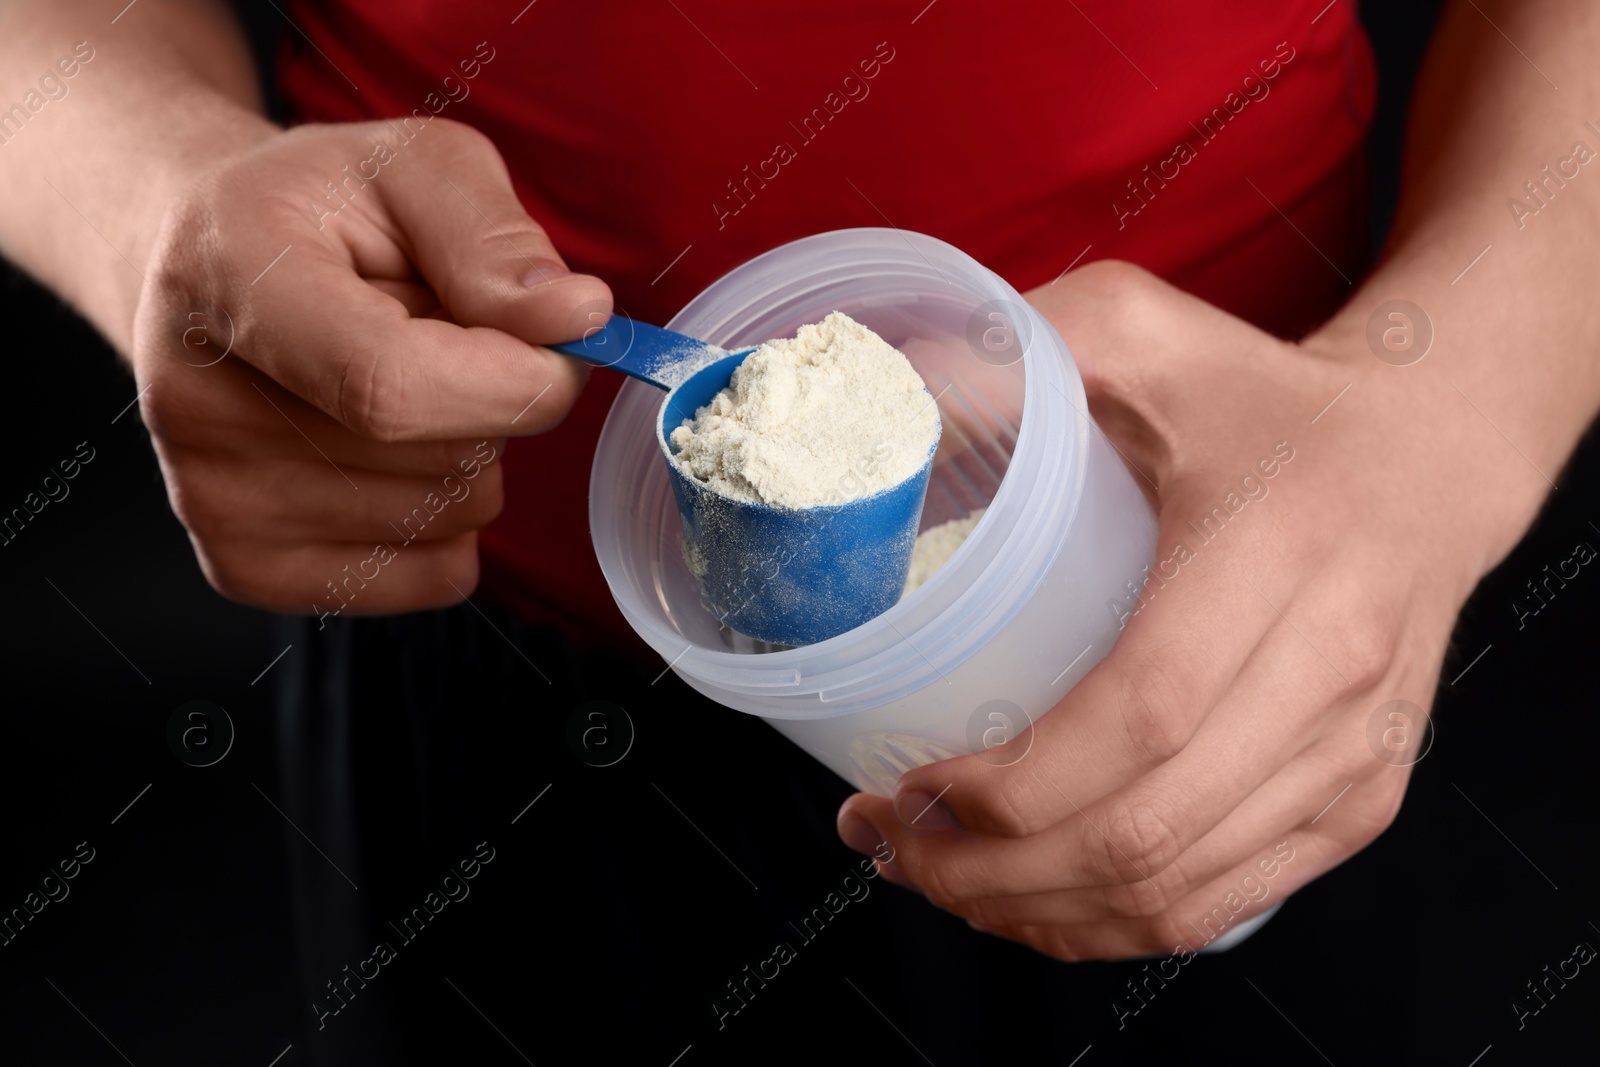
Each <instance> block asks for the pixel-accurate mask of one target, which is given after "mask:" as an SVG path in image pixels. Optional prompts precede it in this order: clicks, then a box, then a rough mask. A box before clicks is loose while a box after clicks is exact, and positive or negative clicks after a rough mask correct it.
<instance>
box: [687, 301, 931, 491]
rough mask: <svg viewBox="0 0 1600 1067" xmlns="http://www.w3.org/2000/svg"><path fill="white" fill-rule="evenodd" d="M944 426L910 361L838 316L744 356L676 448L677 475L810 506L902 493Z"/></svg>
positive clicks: (712, 486) (717, 487)
mask: <svg viewBox="0 0 1600 1067" xmlns="http://www.w3.org/2000/svg"><path fill="white" fill-rule="evenodd" d="M939 429H940V425H939V407H938V405H937V404H935V403H934V398H933V397H932V396H931V395H929V393H928V389H927V386H926V385H924V384H923V381H922V378H921V377H920V376H919V375H918V374H917V372H916V370H914V369H913V368H912V366H911V363H910V361H908V360H907V359H906V357H905V356H904V355H902V354H901V353H900V352H899V351H898V350H896V349H895V348H894V347H893V346H891V345H890V344H889V343H888V342H887V341H885V340H884V339H883V338H881V337H879V336H878V335H877V334H875V333H873V332H872V331H871V330H869V329H867V328H866V327H865V326H863V325H861V324H860V323H859V322H856V321H855V320H854V319H852V318H850V317H849V316H848V315H845V314H843V313H842V312H838V311H835V312H833V313H831V314H830V315H828V317H827V318H825V319H823V320H822V321H821V322H819V323H815V324H812V325H809V326H802V327H801V328H800V330H799V332H798V333H797V334H796V335H795V336H794V337H786V338H779V339H777V340H774V341H768V342H767V343H766V344H764V345H762V346H761V347H760V348H757V349H756V350H755V351H754V352H752V353H751V354H750V355H749V356H747V357H745V360H744V362H743V363H741V364H740V365H739V368H738V369H737V370H735V371H734V372H733V379H732V381H731V382H730V383H729V384H728V388H726V389H724V390H722V392H720V393H718V394H717V395H716V396H715V397H713V398H712V400H711V403H709V404H707V405H706V406H704V407H702V408H700V410H699V411H697V412H695V417H694V419H692V420H689V419H685V420H684V422H683V424H682V425H681V426H679V427H677V428H676V429H674V430H673V431H672V433H671V435H670V442H671V444H672V447H673V449H674V450H675V452H676V455H675V456H674V457H673V462H675V463H676V464H677V465H678V468H679V469H680V470H681V471H683V472H684V473H685V474H687V475H688V476H690V477H691V478H694V479H696V480H697V481H699V482H701V483H703V484H705V485H706V486H707V487H708V488H710V489H712V490H714V491H715V492H717V493H720V494H722V495H724V496H727V497H730V498H732V499H734V500H738V501H742V502H744V503H751V504H769V505H772V506H774V507H780V508H811V507H819V506H824V505H830V504H844V503H848V502H849V501H852V500H859V499H861V498H863V497H867V496H871V495H872V494H874V493H877V492H880V491H882V490H884V489H889V488H892V487H893V486H896V485H899V484H900V483H901V482H903V481H905V480H906V479H907V478H910V477H911V476H912V475H914V474H916V473H917V472H918V471H920V470H921V469H922V467H923V465H924V464H925V463H926V462H927V459H928V453H929V451H930V450H931V449H932V448H933V446H934V444H935V443H936V442H937V441H938V440H939Z"/></svg>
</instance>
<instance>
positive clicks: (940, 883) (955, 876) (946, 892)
mask: <svg viewBox="0 0 1600 1067" xmlns="http://www.w3.org/2000/svg"><path fill="white" fill-rule="evenodd" d="M900 855H901V856H905V857H909V858H910V859H911V861H912V862H910V863H908V864H907V865H906V867H907V870H908V872H909V874H910V875H911V880H912V881H913V882H915V883H916V884H917V885H919V886H921V887H922V891H923V892H924V893H925V894H927V897H928V899H929V900H931V901H933V903H935V904H937V905H938V906H939V907H941V908H943V909H944V910H946V911H957V910H959V909H961V908H962V907H965V906H966V905H968V904H969V903H971V902H972V901H974V900H976V899H978V897H979V895H980V894H978V893H977V892H976V891H975V890H974V886H973V883H972V880H971V878H969V877H968V876H967V875H966V874H965V873H964V872H963V871H962V869H961V868H960V866H959V865H958V864H956V863H954V862H952V860H951V859H950V858H949V857H940V858H937V859H934V858H930V857H929V856H927V855H925V854H922V853H920V852H918V853H916V854H914V855H913V854H910V853H909V852H908V851H907V850H902V851H901V853H900Z"/></svg>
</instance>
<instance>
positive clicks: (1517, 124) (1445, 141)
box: [1306, 0, 1600, 574]
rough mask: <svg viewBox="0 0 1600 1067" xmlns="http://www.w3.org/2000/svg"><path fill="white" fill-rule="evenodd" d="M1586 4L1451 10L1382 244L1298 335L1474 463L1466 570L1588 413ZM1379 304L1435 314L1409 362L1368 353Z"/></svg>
mask: <svg viewBox="0 0 1600 1067" xmlns="http://www.w3.org/2000/svg"><path fill="white" fill-rule="evenodd" d="M1479 9H1481V10H1479ZM1597 16H1600V11H1596V10H1595V9H1594V8H1593V5H1592V4H1590V3H1588V2H1587V0H1531V2H1530V0H1515V2H1493V0H1478V2H1477V6H1476V8H1474V6H1473V5H1471V4H1468V3H1464V2H1458V3H1456V4H1454V5H1453V6H1452V7H1451V8H1450V9H1449V10H1448V11H1447V12H1446V14H1445V16H1444V18H1443V19H1442V21H1441V25H1440V28H1439V31H1438V34H1437V36H1436V39H1435V41H1434V43H1433V46H1432V48H1431V50H1430V53H1429V56H1428V58H1427V61H1426V63H1425V65H1424V67H1423V70H1422V74H1421V77H1420V78H1419V81H1418V89H1417V94H1416V97H1415V100H1414V102H1413V106H1412V114H1411V123H1410V133H1409V139H1408V143H1407V159H1406V167H1405V181H1404V183H1403V194H1402V200H1401V205H1400V210H1399V215H1398V220H1397V222H1396V225H1395V228H1394V232H1393V234H1392V235H1391V238H1390V246H1389V251H1388V254H1387V256H1386V257H1385V260H1384V262H1383V263H1382V265H1381V266H1380V267H1379V268H1378V269H1377V270H1376V271H1375V272H1374V273H1373V274H1372V275H1371V277H1369V278H1368V279H1367V280H1366V281H1365V283H1364V284H1363V285H1361V286H1360V288H1359V291H1357V292H1356V293H1355V295H1354V297H1353V298H1352V300H1351V301H1350V303H1349V304H1348V305H1346V307H1345V308H1344V310H1343V311H1341V312H1340V313H1339V314H1338V315H1337V316H1336V317H1335V318H1334V319H1333V320H1332V321H1331V322H1330V323H1328V324H1327V326H1326V327H1325V328H1324V329H1322V330H1320V331H1319V332H1318V333H1317V334H1315V335H1313V336H1312V337H1310V338H1308V339H1307V341H1306V344H1307V345H1308V346H1309V347H1312V348H1321V349H1323V350H1325V351H1331V352H1336V353H1343V354H1345V355H1346V356H1348V357H1349V358H1352V359H1355V360H1356V361H1357V362H1358V363H1359V364H1360V365H1362V366H1364V367H1366V368H1367V369H1368V370H1369V371H1372V373H1369V374H1367V375H1364V376H1363V378H1362V379H1361V381H1360V383H1359V388H1362V389H1368V390H1371V391H1373V392H1376V393H1378V394H1384V393H1387V394H1388V397H1387V398H1386V399H1387V401H1388V403H1385V402H1384V401H1385V398H1384V397H1382V396H1381V395H1380V396H1379V397H1376V398H1375V399H1376V400H1377V401H1378V405H1379V406H1378V407H1376V408H1375V409H1374V410H1375V411H1379V412H1383V413H1386V414H1388V415H1390V416H1393V415H1394V414H1395V412H1396V407H1395V405H1394V403H1393V402H1394V401H1395V400H1397V399H1400V398H1401V396H1402V394H1403V395H1404V399H1406V400H1409V401H1413V402H1415V404H1416V413H1417V414H1416V417H1417V418H1424V417H1429V418H1433V419H1434V420H1435V422H1436V423H1437V425H1436V426H1435V427H1433V429H1434V430H1435V432H1436V438H1437V440H1438V442H1439V446H1440V448H1441V449H1461V450H1466V451H1470V452H1472V453H1473V454H1474V455H1475V456H1476V457H1478V459H1479V460H1480V461H1481V480H1479V481H1478V482H1477V484H1469V485H1462V486H1459V487H1458V488H1457V492H1458V493H1460V494H1463V495H1465V494H1470V495H1472V497H1473V498H1474V500H1475V502H1476V503H1475V507H1476V510H1477V511H1478V512H1479V513H1480V514H1481V516H1482V518H1481V519H1479V520H1477V521H1478V522H1479V523H1480V525H1482V526H1484V527H1486V528H1484V529H1481V530H1480V532H1481V533H1482V535H1483V536H1482V537H1480V538H1478V539H1477V541H1476V542H1475V544H1474V550H1476V551H1479V552H1481V554H1482V559H1481V560H1478V561H1477V562H1476V567H1477V569H1478V572H1479V574H1481V573H1482V572H1483V571H1485V570H1487V569H1489V568H1490V567H1492V566H1493V565H1494V564H1496V563H1498V562H1499V560H1500V559H1501V558H1503V557H1504V555H1505V554H1506V553H1507V552H1509V551H1510V549H1511V548H1512V547H1513V546H1514V545H1515V543H1516V542H1517V540H1519V539H1520V538H1521V536H1522V534H1523V533H1524V532H1525V531H1526V529H1527V526H1528V525H1529V524H1530V523H1531V521H1532V519H1533V517H1534V515H1536V514H1537V511H1538V509H1539V506H1540V505H1541V503H1542V502H1543V500H1544V498H1545V496H1546V495H1547V494H1548V493H1549V492H1550V488H1551V484H1550V483H1551V481H1558V480H1559V478H1558V475H1559V473H1560V469H1561V466H1562V464H1563V463H1564V462H1565V461H1566V458H1567V457H1568V455H1570V453H1571V452H1572V450H1573V448H1574V447H1575V445H1576V443H1577V440H1578V438H1579V437H1580V436H1581V435H1582V434H1583V432H1584V430H1585V429H1586V428H1587V426H1588V425H1589V423H1590V422H1591V421H1592V419H1593V418H1594V415H1595V412H1596V410H1597V408H1600V301H1597V300H1596V299H1595V279H1596V278H1600V132H1597V128H1600V68H1597V67H1596V66H1595V63H1594V57H1595V56H1596V55H1600V17H1597ZM1489 20H1493V25H1491V24H1490V21H1489ZM1496 27H1498V29H1497V28H1496ZM1502 32H1503V34H1504V35H1503V36H1502ZM1508 38H1509V40H1508ZM1513 41H1514V42H1515V45H1513V44H1512V43H1510V42H1513ZM1534 64H1537V68H1535V66H1534ZM1547 79H1548V80H1547ZM1552 83H1553V85H1554V86H1559V91H1558V90H1557V89H1556V88H1553V86H1552ZM1591 121H1592V122H1593V123H1594V124H1595V127H1590V126H1589V125H1586V124H1587V123H1589V122H1591ZM1578 142H1582V143H1583V144H1584V145H1586V146H1587V152H1583V153H1578V152H1575V145H1576V144H1577V143H1578ZM1575 154H1576V155H1582V156H1583V158H1587V159H1589V160H1590V162H1588V163H1580V162H1578V161H1577V160H1576V159H1575V158H1574V157H1575ZM1564 161H1565V162H1564ZM1547 165H1548V168H1549V169H1548V170H1546V169H1544V168H1545V167H1546V166H1547ZM1562 171H1564V172H1565V175H1566V176H1562V174H1561V173H1560V172H1562ZM1574 172H1576V173H1575V175H1574ZM1552 174H1555V175H1556V177H1554V178H1551V177H1550V175H1552ZM1529 181H1532V182H1534V183H1535V185H1534V188H1535V189H1536V190H1537V191H1538V193H1539V196H1540V198H1539V199H1536V198H1535V197H1534V196H1533V195H1531V194H1530V191H1529V189H1528V187H1527V186H1526V185H1525V183H1527V182H1529ZM1540 182H1545V183H1546V184H1545V185H1544V186H1542V187H1541V186H1540V184H1539V183H1540ZM1516 202H1520V203H1522V204H1523V205H1524V210H1517V209H1513V207H1512V205H1513V203H1516ZM1490 246H1492V247H1490ZM1486 247H1488V250H1487V251H1486V252H1485V248H1486ZM1480 253H1482V258H1479V259H1477V260H1476V262H1474V259H1475V257H1478V256H1479V255H1480ZM1469 265H1470V269H1468V268H1469ZM1463 272H1465V273H1463ZM1391 299H1405V300H1410V301H1413V302H1414V303H1415V304H1417V305H1418V306H1420V307H1421V308H1423V309H1424V310H1425V311H1426V313H1427V315H1428V317H1429V318H1430V319H1431V321H1432V327H1433V330H1434V339H1433V343H1432V348H1431V350H1430V351H1429V353H1428V354H1427V356H1426V357H1425V359H1424V360H1423V362H1421V363H1419V364H1417V365H1415V366H1413V367H1405V368H1391V367H1387V366H1383V365H1382V364H1379V363H1377V362H1376V361H1375V360H1373V359H1372V356H1371V355H1370V354H1369V352H1368V349H1369V343H1368V339H1367V338H1368V323H1369V320H1370V319H1371V317H1372V316H1373V313H1374V312H1375V311H1376V310H1377V309H1378V307H1379V305H1380V304H1382V303H1384V302H1385V301H1387V300H1391ZM1348 399H1349V400H1350V401H1358V397H1357V396H1356V395H1354V394H1352V396H1351V397H1349V398H1348ZM1353 406H1357V407H1359V402H1358V403H1357V404H1355V405H1353ZM1452 412H1453V413H1454V414H1452ZM1425 413H1432V414H1431V415H1428V414H1425ZM1502 435H1503V436H1502ZM1547 478H1548V479H1550V481H1547V480H1546V479H1547Z"/></svg>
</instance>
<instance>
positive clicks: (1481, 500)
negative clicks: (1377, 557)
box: [1300, 298, 1577, 601]
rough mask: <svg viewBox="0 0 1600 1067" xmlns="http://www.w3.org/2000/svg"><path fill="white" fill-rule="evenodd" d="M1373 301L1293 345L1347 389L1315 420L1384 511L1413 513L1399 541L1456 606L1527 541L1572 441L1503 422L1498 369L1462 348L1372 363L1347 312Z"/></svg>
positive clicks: (1510, 388) (1507, 389) (1503, 389)
mask: <svg viewBox="0 0 1600 1067" xmlns="http://www.w3.org/2000/svg"><path fill="white" fill-rule="evenodd" d="M1380 303H1382V301H1381V300H1379V299H1376V298H1373V299H1369V300H1361V299H1359V298H1358V300H1357V301H1355V302H1353V303H1352V305H1351V306H1350V308H1347V309H1346V312H1345V313H1341V315H1340V316H1338V317H1336V318H1335V319H1333V320H1331V321H1330V322H1329V323H1328V324H1327V325H1325V326H1324V327H1322V328H1321V329H1319V330H1317V331H1316V332H1315V333H1313V334H1311V335H1309V336H1308V337H1306V338H1305V339H1304V340H1303V341H1302V342H1301V343H1300V348H1301V349H1302V351H1304V352H1306V353H1307V354H1308V355H1310V356H1312V357H1313V358H1314V359H1316V360H1318V361H1319V362H1321V363H1323V364H1324V365H1326V366H1327V367H1328V369H1329V370H1330V372H1331V378H1333V379H1338V380H1339V383H1340V384H1339V385H1336V386H1335V387H1334V388H1335V389H1337V388H1341V387H1342V386H1343V384H1344V383H1348V384H1349V386H1350V388H1349V391H1348V392H1347V393H1346V394H1345V395H1344V396H1343V398H1342V399H1341V400H1340V406H1341V407H1343V408H1344V411H1343V412H1342V414H1341V416H1340V417H1338V418H1330V419H1327V420H1324V421H1326V422H1329V423H1331V425H1329V426H1328V427H1327V429H1328V430H1330V431H1334V432H1343V433H1347V434H1349V435H1351V439H1352V445H1351V446H1350V447H1351V448H1352V450H1353V451H1357V452H1360V453H1361V454H1364V455H1366V456H1367V459H1366V460H1365V462H1366V463H1367V464H1368V466H1369V469H1370V472H1371V476H1372V477H1373V478H1375V479H1377V480H1379V481H1380V482H1382V483H1386V484H1385V485H1383V486H1382V487H1381V488H1380V492H1381V494H1382V495H1383V496H1384V497H1385V499H1386V501H1387V504H1388V506H1390V507H1392V508H1393V509H1395V510H1396V511H1399V512H1410V513H1412V514H1413V515H1414V516H1415V519H1414V526H1413V529H1412V530H1411V531H1410V534H1409V535H1397V536H1398V539H1399V541H1400V543H1403V542H1404V541H1406V540H1409V541H1411V542H1412V544H1413V547H1415V548H1416V549H1417V550H1418V551H1419V553H1420V555H1421V556H1422V557H1423V558H1422V559H1420V560H1419V561H1418V565H1419V567H1421V568H1422V569H1424V570H1429V571H1432V572H1434V573H1435V574H1436V575H1437V576H1438V577H1439V578H1440V579H1441V580H1442V581H1444V582H1446V583H1447V584H1448V585H1449V586H1451V587H1452V589H1453V591H1454V592H1455V593H1456V594H1457V595H1458V599H1459V600H1461V601H1464V600H1465V599H1466V597H1467V595H1468V594H1470V593H1471V591H1472V589H1473V588H1474V587H1475V586H1476V585H1477V583H1478V582H1479V581H1480V580H1481V579H1482V578H1483V576H1484V575H1486V574H1487V573H1488V572H1489V571H1491V570H1493V569H1494V567H1495V566H1497V565H1498V564H1499V563H1500V561H1501V560H1503V559H1504V558H1505V557H1506V556H1507V555H1509V554H1510V552H1511V550H1512V549H1513V548H1515V547H1516V545H1517V543H1518V542H1519V541H1521V540H1522V538H1523V536H1524V535H1525V534H1526V533H1527V531H1528V528H1529V527H1530V526H1531V525H1532V524H1533V522H1534V520H1535V519H1536V518H1537V516H1538V514H1539V512H1540V510H1541V509H1542V508H1543V506H1544V502H1545V500H1546V499H1547V498H1548V496H1549V494H1550V492H1551V491H1552V484H1551V481H1550V480H1547V476H1548V478H1549V479H1552V480H1553V479H1554V478H1555V477H1556V475H1557V472H1558V471H1559V469H1560V464H1561V463H1562V462H1564V460H1565V457H1566V455H1567V454H1569V452H1570V449H1571V447H1572V446H1573V444H1575V442H1576V437H1577V433H1576V432H1573V433H1572V434H1571V435H1570V436H1560V435H1556V436H1544V435H1539V434H1534V433H1530V432H1526V431H1523V430H1522V424H1521V423H1520V422H1519V421H1518V420H1517V419H1516V418H1515V417H1514V416H1515V413H1516V412H1517V411H1518V410H1519V406H1518V405H1517V404H1515V403H1508V399H1517V397H1516V387H1515V385H1514V384H1513V383H1509V382H1505V381H1501V380H1498V379H1497V377H1496V372H1497V371H1498V370H1499V369H1500V364H1499V363H1496V364H1493V365H1491V366H1490V367H1489V368H1488V369H1487V370H1486V369H1485V368H1484V367H1483V366H1482V365H1481V364H1479V363H1478V362H1476V356H1475V354H1474V353H1473V352H1472V350H1471V347H1470V346H1469V345H1466V344H1460V345H1452V346H1450V347H1451V349H1452V350H1451V351H1448V352H1446V351H1441V346H1440V345H1439V343H1438V342H1437V340H1435V341H1434V342H1433V343H1432V344H1430V347H1429V350H1428V351H1427V352H1426V353H1425V354H1424V355H1423V357H1422V358H1420V359H1418V360H1417V361H1416V362H1415V363H1409V364H1404V365H1399V364H1403V363H1404V360H1405V358H1406V357H1405V356H1403V355H1394V354H1392V353H1390V352H1388V351H1387V350H1386V356H1387V357H1388V358H1387V359H1380V358H1378V356H1376V355H1375V353H1374V349H1373V348H1372V345H1371V343H1369V339H1368V330H1367V322H1366V318H1369V317H1370V315H1368V316H1365V317H1363V315H1360V314H1354V315H1353V314H1350V313H1349V312H1350V311H1351V309H1352V308H1362V309H1364V308H1371V307H1376V306H1377V305H1379V304H1380ZM1397 325H1400V326H1401V327H1402V328H1403V324H1397ZM1430 328H1431V327H1430ZM1377 343H1378V344H1379V346H1380V348H1381V347H1382V341H1381V324H1380V340H1379V341H1378V342H1377ZM1330 395H1331V393H1330ZM1488 410H1493V411H1494V414H1493V416H1491V415H1489V414H1488V413H1487V411H1488ZM1491 419H1493V421H1491ZM1519 432H1520V437H1519ZM1363 439H1364V440H1363ZM1357 441H1360V442H1362V443H1361V444H1356V443H1355V442H1357Z"/></svg>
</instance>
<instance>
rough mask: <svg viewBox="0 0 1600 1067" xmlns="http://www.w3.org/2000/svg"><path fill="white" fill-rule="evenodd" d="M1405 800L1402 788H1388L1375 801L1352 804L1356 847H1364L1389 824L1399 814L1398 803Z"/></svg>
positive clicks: (1390, 824) (1392, 822) (1392, 823)
mask: <svg viewBox="0 0 1600 1067" xmlns="http://www.w3.org/2000/svg"><path fill="white" fill-rule="evenodd" d="M1403 800H1405V790H1404V789H1390V790H1386V791H1385V792H1384V795H1383V796H1382V797H1381V798H1380V799H1379V800H1378V801H1376V802H1369V803H1366V804H1359V805H1353V807H1354V808H1355V810H1354V812H1353V813H1352V819H1353V824H1354V825H1353V827H1352V830H1353V832H1354V837H1355V839H1356V842H1357V845H1356V847H1357V848H1365V847H1366V846H1368V845H1370V844H1371V843H1372V842H1373V841H1376V840H1377V839H1378V837H1379V836H1380V835H1382V834H1383V832H1384V831H1385V830H1387V829H1389V827H1390V826H1392V825H1394V820H1395V819H1396V817H1398V816H1399V814H1400V804H1401V802H1402V801H1403Z"/></svg>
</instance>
